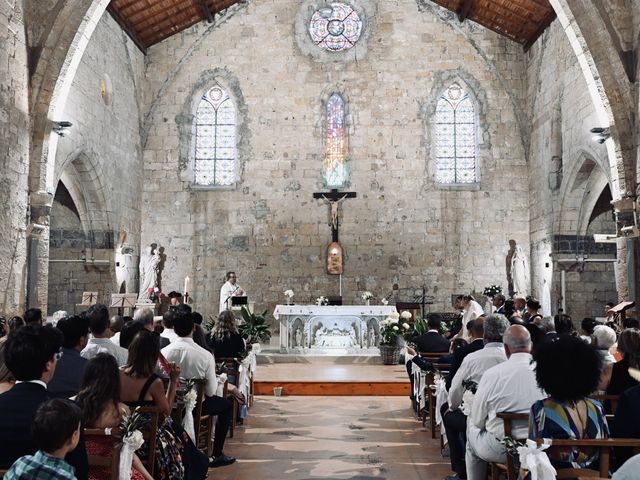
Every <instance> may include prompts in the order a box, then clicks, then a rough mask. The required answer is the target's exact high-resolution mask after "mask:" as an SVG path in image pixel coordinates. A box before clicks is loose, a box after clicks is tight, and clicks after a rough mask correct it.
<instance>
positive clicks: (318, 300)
mask: <svg viewBox="0 0 640 480" xmlns="http://www.w3.org/2000/svg"><path fill="white" fill-rule="evenodd" d="M328 303H329V300H328V299H327V298H326V297H323V296H320V297H318V298H316V305H318V306H322V305H327V304H328Z"/></svg>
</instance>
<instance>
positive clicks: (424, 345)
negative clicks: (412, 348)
mask: <svg viewBox="0 0 640 480" xmlns="http://www.w3.org/2000/svg"><path fill="white" fill-rule="evenodd" d="M441 325H442V317H441V316H440V315H438V314H437V313H430V314H428V315H427V326H428V327H429V330H428V331H427V332H426V333H423V334H422V335H420V336H419V337H418V338H416V350H417V351H418V352H434V353H436V352H437V353H439V352H443V353H447V352H448V351H449V343H450V342H449V340H447V339H446V338H444V337H443V336H442V334H441V333H440V326H441Z"/></svg>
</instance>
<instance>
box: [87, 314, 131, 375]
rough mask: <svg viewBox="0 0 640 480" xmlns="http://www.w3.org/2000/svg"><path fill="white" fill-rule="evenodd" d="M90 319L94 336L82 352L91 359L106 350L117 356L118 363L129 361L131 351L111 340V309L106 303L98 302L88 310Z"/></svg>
mask: <svg viewBox="0 0 640 480" xmlns="http://www.w3.org/2000/svg"><path fill="white" fill-rule="evenodd" d="M85 315H86V317H87V318H88V319H89V330H90V331H91V335H92V338H90V339H89V342H87V346H86V347H84V350H82V352H80V355H82V356H83V357H84V358H86V359H87V360H91V359H92V358H93V357H95V356H96V355H98V354H99V353H102V352H105V353H108V354H110V355H113V357H115V359H116V361H117V362H118V365H120V366H122V365H124V364H125V363H127V357H128V356H129V352H128V351H127V350H125V349H124V348H122V347H120V346H119V345H116V344H115V343H113V342H112V341H111V331H110V330H109V309H108V308H107V307H106V305H100V304H96V305H93V306H92V307H90V308H89V310H87V312H86V314H85Z"/></svg>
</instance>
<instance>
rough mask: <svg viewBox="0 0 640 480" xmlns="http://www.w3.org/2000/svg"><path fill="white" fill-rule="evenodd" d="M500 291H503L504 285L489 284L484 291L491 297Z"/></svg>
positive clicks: (484, 293)
mask: <svg viewBox="0 0 640 480" xmlns="http://www.w3.org/2000/svg"><path fill="white" fill-rule="evenodd" d="M500 293H502V287H501V286H500V285H489V286H488V287H486V288H485V289H484V290H483V292H482V294H483V295H484V296H485V297H489V298H493V297H495V296H496V295H498V294H500Z"/></svg>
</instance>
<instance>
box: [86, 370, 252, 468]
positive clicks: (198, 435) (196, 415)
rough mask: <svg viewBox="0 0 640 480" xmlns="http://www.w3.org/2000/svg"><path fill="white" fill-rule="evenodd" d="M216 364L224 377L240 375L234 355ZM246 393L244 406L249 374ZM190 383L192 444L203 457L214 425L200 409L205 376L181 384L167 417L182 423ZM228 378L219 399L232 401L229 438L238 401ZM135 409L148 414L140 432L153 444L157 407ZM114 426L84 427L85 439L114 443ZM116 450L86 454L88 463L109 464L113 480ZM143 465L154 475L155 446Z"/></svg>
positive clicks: (210, 440) (232, 433)
mask: <svg viewBox="0 0 640 480" xmlns="http://www.w3.org/2000/svg"><path fill="white" fill-rule="evenodd" d="M217 360H218V366H222V365H224V369H225V372H226V373H227V376H228V378H232V379H236V380H237V379H239V378H240V371H239V370H240V362H239V361H238V360H237V359H235V358H219V359H217ZM250 382H251V383H250V395H249V398H247V403H248V405H251V404H252V403H253V377H252V376H250ZM188 383H190V384H192V385H193V387H194V388H195V390H196V405H195V407H194V410H193V423H194V433H195V439H196V441H195V444H196V447H197V448H198V449H199V450H201V451H202V452H204V453H206V454H207V456H211V451H212V448H213V441H212V436H213V428H214V417H213V416H211V415H205V414H204V413H203V411H202V405H203V402H204V399H205V391H206V380H205V379H193V380H191V381H188V382H185V383H181V388H180V389H178V392H177V395H176V401H175V403H174V406H173V409H172V412H171V417H172V419H173V421H174V422H177V423H178V424H181V423H182V420H183V418H184V414H185V404H184V400H183V398H184V394H186V393H187V391H186V389H185V385H186V384H188ZM228 391H229V381H228V380H227V381H226V382H225V384H224V389H223V395H222V396H223V398H228V399H230V400H231V401H232V404H233V413H232V423H231V427H230V429H229V437H230V438H233V435H234V432H235V428H236V425H237V421H236V420H237V418H238V410H239V403H238V401H237V400H236V399H235V397H233V396H231V395H229V393H228ZM138 411H139V412H140V413H142V414H145V415H146V416H148V417H149V419H150V420H149V421H148V422H146V423H145V425H144V427H143V429H142V434H143V437H144V439H145V442H147V443H148V445H155V443H156V434H157V431H158V428H159V424H160V418H161V413H160V410H159V409H158V408H157V407H142V408H139V409H138ZM117 434H118V432H117V429H113V430H111V431H105V430H101V429H85V438H91V437H105V436H109V437H111V438H112V441H113V443H114V445H117V444H118V442H117ZM118 458H119V457H118V452H115V451H114V455H113V457H112V458H105V457H104V456H94V455H89V465H93V466H110V467H111V472H112V478H113V479H114V480H117V477H118ZM145 468H146V469H147V470H148V471H149V473H150V474H151V476H153V475H154V470H155V448H150V449H149V456H148V457H147V459H146V461H145Z"/></svg>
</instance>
